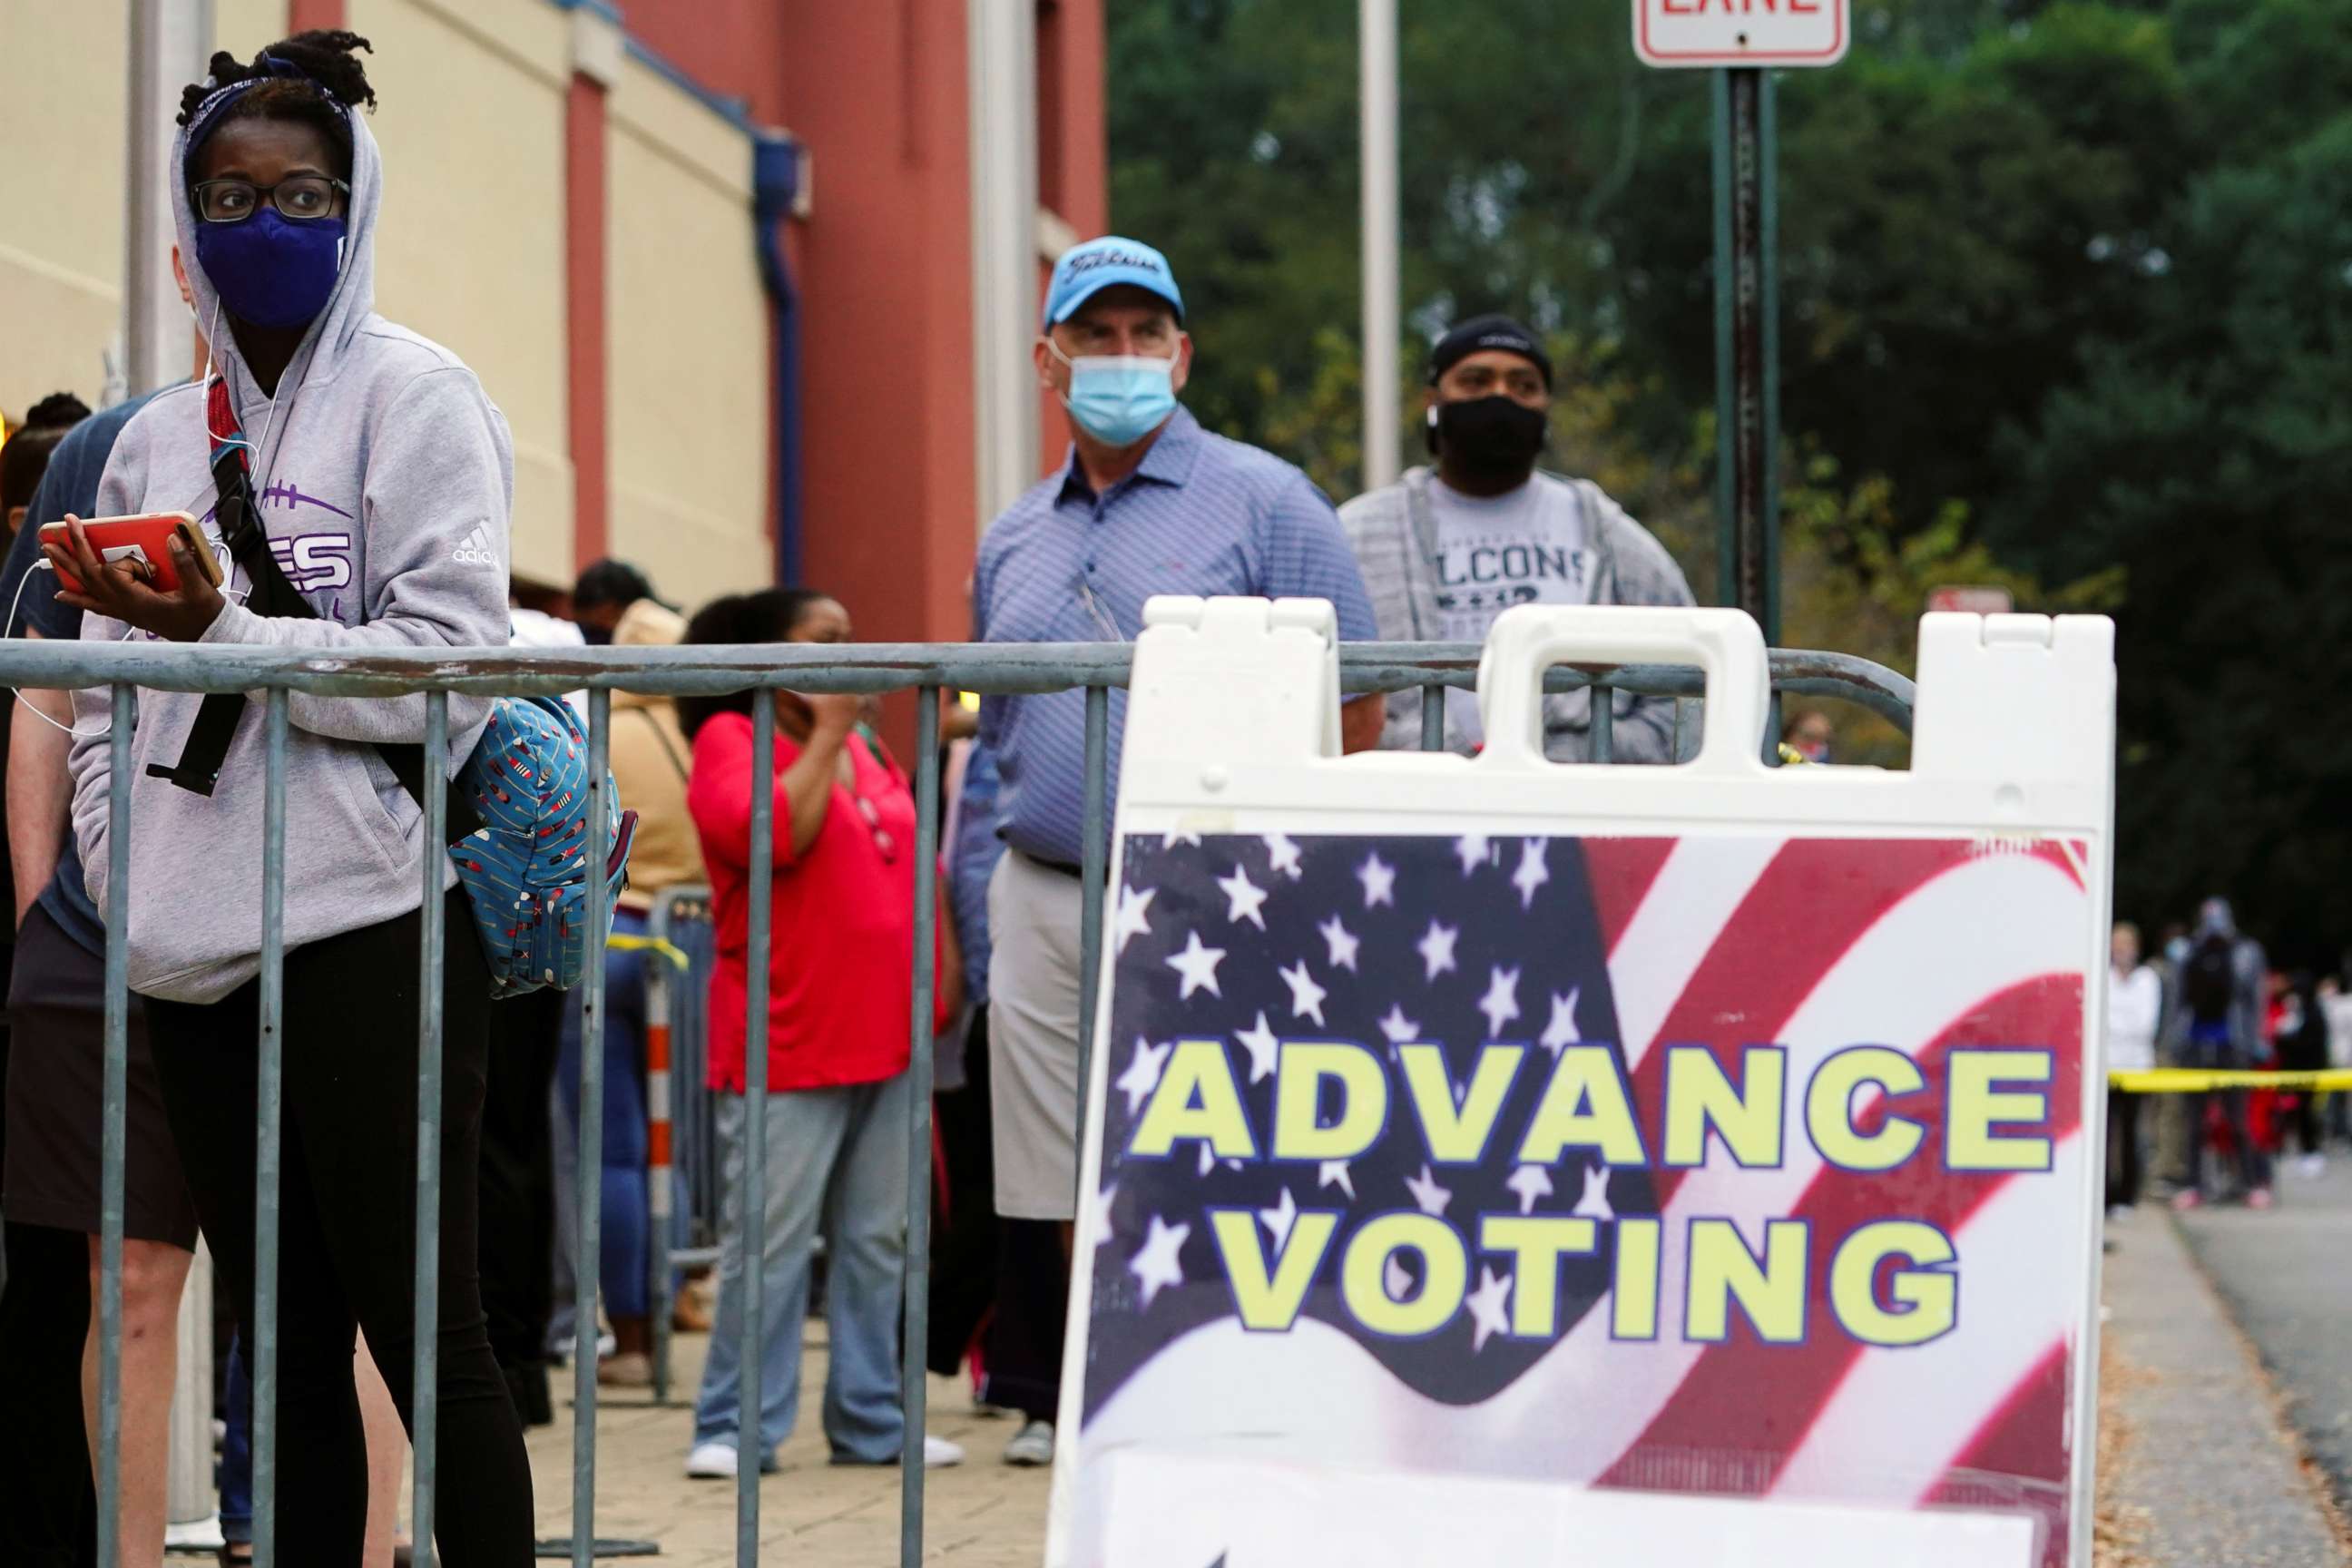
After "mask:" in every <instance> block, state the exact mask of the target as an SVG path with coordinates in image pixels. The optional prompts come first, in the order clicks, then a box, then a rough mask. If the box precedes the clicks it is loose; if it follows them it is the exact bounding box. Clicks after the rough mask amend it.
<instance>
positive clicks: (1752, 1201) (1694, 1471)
mask: <svg viewBox="0 0 2352 1568" xmlns="http://www.w3.org/2000/svg"><path fill="white" fill-rule="evenodd" d="M2083 865H2084V847H2082V846H2081V845H2079V844H2076V843H2072V842H2065V841H2058V840H2051V839H2021V840H1997V839H1968V838H1895V837H1885V838H1871V839H1854V838H1778V837H1770V836H1767V835H1760V834H1752V833H1747V832H1725V833H1719V834H1708V835H1691V836H1686V837H1672V838H1669V837H1654V838H1633V837H1478V836H1469V837H1424V836H1401V835H1394V836H1358V835H1329V836H1308V835H1300V836H1296V837H1289V836H1285V835H1281V834H1275V835H1268V836H1246V837H1245V836H1239V835H1209V836H1200V835H1187V834H1171V835H1166V836H1161V835H1158V834H1153V835H1148V836H1142V835H1139V836H1130V837H1128V838H1127V840H1126V842H1125V844H1124V847H1123V850H1122V854H1121V857H1120V867H1121V870H1120V875H1119V882H1118V885H1117V886H1115V887H1114V888H1112V889H1110V900H1109V908H1108V914H1107V922H1108V923H1107V929H1106V941H1107V942H1108V943H1109V944H1110V946H1111V947H1112V949H1113V952H1114V960H1113V962H1114V965H1115V968H1114V977H1113V981H1112V994H1111V998H1110V1005H1109V1015H1108V1029H1107V1032H1106V1033H1105V1034H1104V1036H1103V1037H1102V1038H1101V1040H1100V1043H1099V1045H1098V1047H1097V1050H1098V1054H1099V1055H1100V1056H1101V1058H1103V1059H1102V1061H1101V1063H1100V1067H1099V1078H1100V1080H1101V1081H1103V1082H1104V1083H1105V1084H1106V1086H1107V1088H1106V1092H1105V1093H1104V1095H1103V1097H1102V1099H1101V1100H1099V1101H1097V1107H1098V1115H1099V1117H1100V1150H1101V1153H1100V1163H1099V1166H1098V1167H1097V1170H1096V1171H1095V1172H1094V1173H1093V1179H1092V1181H1091V1183H1090V1189H1091V1200H1090V1202H1086V1203H1085V1204H1084V1206H1085V1207H1086V1208H1087V1210H1088V1211H1089V1212H1087V1213H1082V1215H1081V1221H1080V1232H1079V1245H1080V1247H1081V1248H1082V1249H1087V1252H1086V1256H1085V1257H1084V1258H1082V1260H1081V1264H1080V1273H1081V1276H1082V1278H1083V1277H1085V1276H1086V1275H1087V1273H1088V1272H1089V1269H1090V1273H1091V1280H1092V1290H1091V1300H1085V1301H1083V1302H1082V1306H1083V1308H1084V1310H1086V1311H1087V1328H1086V1343H1085V1351H1084V1370H1083V1386H1082V1393H1081V1394H1080V1403H1081V1405H1082V1411H1083V1424H1082V1426H1081V1427H1080V1436H1079V1441H1080V1444H1081V1447H1082V1448H1083V1450H1084V1451H1086V1452H1087V1453H1097V1452H1101V1451H1104V1450H1106V1449H1108V1448H1115V1447H1121V1446H1127V1445H1137V1446H1141V1445H1150V1444H1155V1443H1156V1444H1171V1445H1187V1444H1194V1445H1210V1446H1215V1447H1223V1448H1226V1449H1238V1450H1240V1451H1244V1452H1247V1451H1251V1446H1252V1445H1260V1446H1262V1447H1261V1449H1260V1451H1263V1452H1265V1453H1266V1454H1268V1455H1269V1456H1274V1455H1279V1456H1282V1457H1287V1458H1315V1459H1328V1460H1330V1461H1333V1462H1345V1463H1350V1464H1360V1465H1373V1466H1387V1467H1396V1468H1409V1469H1414V1470H1427V1471H1458V1472H1475V1473H1479V1474H1486V1475H1496V1476H1507V1477H1521V1478H1541V1479H1549V1480H1559V1481H1568V1482H1573V1483H1578V1484H1589V1485H1597V1486H1601V1487H1615V1488H1630V1489H1643V1490H1654V1491H1675V1492H1695V1493H1707V1494H1716V1495H1729V1496H1737V1497H1756V1498H1775V1499H1791V1500H1837V1501H1843V1502H1864V1503H1874V1504H1878V1505H1883V1506H1892V1507H1897V1508H1905V1509H1910V1508H1930V1507H1939V1506H1961V1507H1970V1508H1980V1509H1990V1510H2003V1511H2011V1512H2026V1513H2031V1514H2033V1515H2035V1516H2036V1517H2038V1518H2039V1519H2040V1520H2041V1521H2043V1524H2044V1527H2045V1528H2044V1531H2043V1533H2042V1541H2043V1542H2044V1545H2043V1549H2042V1563H2045V1564H2046V1565H2048V1568H2063V1564H2064V1563H2065V1562H2066V1554H2067V1550H2068V1547H2067V1540H2068V1531H2067V1517H2066V1514H2067V1506H2068V1505H2067V1497H2068V1487H2069V1477H2070V1471H2071V1468H2072V1467H2073V1464H2074V1445H2075V1444H2076V1443H2077V1442H2078V1441H2080V1440H2084V1439H2083V1438H2082V1437H2081V1436H2080V1435H2078V1434H2076V1433H2074V1432H2073V1431H2072V1430H2071V1429H2070V1427H2071V1422H2072V1417H2071V1411H2072V1409H2073V1401H2074V1389H2073V1379H2074V1376H2075V1375H2076V1370H2077V1369H2076V1364H2075V1360H2076V1353H2077V1347H2078V1343H2079V1341H2080V1339H2081V1333H2082V1325H2081V1317H2080V1314H2081V1311H2082V1300H2083V1292H2084V1279H2085V1278H2086V1276H2085V1274H2084V1269H2085V1268H2086V1264H2085V1262H2084V1258H2085V1257H2086V1251H2085V1249H2086V1248H2087V1247H2089V1246H2090V1245H2091V1234H2092V1233H2091V1231H2090V1229H2089V1220H2090V1214H2089V1208H2090V1205H2089V1203H2088V1201H2087V1198H2086V1196H2085V1194H2086V1192H2087V1190H2088V1189H2087V1188H2086V1187H2085V1185H2084V1181H2085V1174H2086V1173H2085V1171H2084V1164H2083V1162H2084V1160H2085V1159H2086V1158H2088V1154H2087V1152H2086V1151H2085V1148H2084V1142H2085V1141H2084V1137H2083V1131H2084V1126H2083V1106H2082V1082H2083V1078H2082V1074H2083V1067H2084V1063H2083V1052H2082V1047H2083V1024H2084V970H2083V965H2084V962H2085V955H2086V953H2087V952H2089V951H2090V948H2089V943H2088V941H2087V938H2088V930H2089V922H2090V921H2091V920H2092V918H2093V916H2094V913H2095V900H2094V899H2093V897H2092V895H2091V893H2090V892H2089V891H2088V890H2087V889H2086V887H2085V881H2084V870H2083ZM1692 1053H1696V1055H1693V1054H1692ZM1857 1053H1859V1054H1857ZM1702 1058H1703V1059H1702ZM1865 1060H1866V1061H1868V1062H1870V1063H1874V1064H1875V1066H1874V1067H1873V1068H1872V1069H1871V1071H1872V1072H1874V1073H1875V1075H1876V1076H1875V1077H1871V1076H1867V1075H1864V1076H1855V1075H1854V1074H1851V1073H1846V1072H1845V1071H1844V1070H1843V1068H1842V1066H1841V1064H1842V1063H1848V1064H1850V1063H1853V1062H1860V1061H1865ZM1569 1063H1577V1064H1581V1066H1580V1067H1579V1068H1578V1072H1579V1075H1580V1078H1579V1082H1580V1087H1578V1088H1576V1089H1574V1090H1573V1091H1572V1092H1571V1091H1570V1090H1569V1089H1564V1088H1563V1087H1562V1085H1563V1083H1564V1081H1565V1080H1566V1079H1568V1078H1569V1077H1570V1074H1569V1073H1568V1071H1567V1070H1566V1064H1569ZM1596 1063H1597V1064H1599V1066H1598V1067H1597V1068H1596V1066H1595V1064H1596ZM1310 1068H1319V1069H1320V1070H1319V1072H1318V1071H1312V1070H1310ZM1768 1077H1769V1081H1771V1082H1773V1083H1776V1084H1777V1085H1778V1089H1777V1094H1776V1096H1774V1097H1768V1096H1765V1095H1764V1094H1763V1093H1762V1092H1761V1091H1760V1090H1759V1084H1760V1083H1763V1082H1765V1081H1767V1078H1768ZM1294 1079H1296V1080H1297V1081H1295V1082H1294V1081H1292V1080H1294ZM1709 1083H1712V1084H1714V1085H1716V1086H1717V1088H1718V1089H1720V1088H1721V1087H1722V1086H1725V1085H1728V1086H1730V1088H1731V1093H1732V1095H1733V1096H1734V1097H1736V1096H1737V1095H1738V1094H1739V1093H1742V1092H1749V1091H1754V1092H1753V1098H1752V1100H1751V1101H1750V1102H1749V1103H1750V1105H1751V1109H1752V1106H1753V1105H1757V1104H1764V1103H1766V1102H1767V1101H1768V1100H1771V1101H1772V1102H1773V1103H1777V1105H1778V1106H1779V1109H1778V1110H1769V1111H1766V1112H1761V1113H1759V1114H1762V1115H1765V1116H1767V1117H1770V1118H1777V1120H1778V1123H1779V1125H1778V1127H1777V1129H1775V1128H1772V1127H1769V1126H1766V1125H1764V1124H1763V1123H1762V1122H1759V1121H1754V1120H1751V1121H1748V1124H1747V1127H1746V1135H1745V1140H1744V1142H1743V1141H1742V1140H1740V1139H1735V1138H1733V1137H1730V1136H1727V1135H1726V1134H1724V1133H1722V1132H1721V1131H1713V1132H1710V1131H1706V1127H1708V1126H1710V1125H1712V1124H1711V1123H1706V1122H1697V1123H1694V1122H1693V1121H1692V1120H1691V1113H1690V1112H1689V1111H1688V1110H1687V1108H1683V1109H1679V1110H1675V1109H1672V1108H1670V1105H1669V1100H1670V1096H1669V1093H1668V1089H1669V1087H1670V1084H1671V1086H1672V1087H1673V1088H1674V1089H1675V1095H1674V1097H1673V1098H1675V1099H1681V1098H1684V1097H1685V1093H1686V1090H1687V1097H1688V1098H1690V1099H1691V1100H1693V1102H1694V1103H1696V1102H1697V1101H1698V1100H1700V1099H1702V1098H1704V1097H1703V1096H1702V1095H1701V1094H1700V1092H1699V1091H1700V1088H1701V1086H1704V1085H1706V1084H1709ZM1621 1092H1622V1097H1623V1103H1624V1104H1625V1105H1626V1106H1627V1107H1629V1108H1630V1119H1631V1122H1632V1124H1633V1131H1634V1132H1636V1133H1637V1134H1638V1138H1637V1140H1636V1141H1635V1142H1638V1147H1637V1148H1636V1147H1634V1142H1629V1140H1628V1138H1627V1137H1626V1136H1624V1130H1623V1129H1622V1128H1621V1129H1619V1130H1618V1131H1616V1132H1612V1131H1610V1128H1611V1121H1610V1117H1609V1116H1608V1114H1607V1110H1608V1106H1609V1104H1610V1103H1611V1102H1612V1100H1613V1097H1615V1096H1616V1095H1618V1094H1619V1093H1621ZM1351 1097H1352V1100H1354V1101H1356V1102H1360V1103H1356V1104H1355V1105H1354V1108H1353V1109H1352V1110H1351ZM1382 1101H1384V1108H1383V1109H1382V1111H1381V1120H1380V1121H1379V1122H1378V1124H1377V1126H1373V1125H1372V1124H1371V1123H1370V1122H1369V1121H1363V1106H1364V1105H1365V1104H1373V1103H1379V1102H1382ZM1963 1101H1965V1103H1962V1102H1963ZM1708 1104H1709V1107H1710V1108H1711V1109H1712V1110H1717V1111H1720V1112H1721V1113H1722V1115H1723V1116H1724V1117H1726V1118H1728V1119H1730V1120H1732V1121H1738V1117H1739V1116H1740V1114H1741V1110H1740V1105H1739V1104H1738V1103H1736V1102H1735V1099H1733V1098H1726V1097H1725V1096H1724V1095H1723V1094H1717V1096H1716V1097H1715V1098H1713V1099H1712V1100H1708ZM1670 1111H1671V1113H1670ZM1351 1117H1352V1118H1355V1119H1357V1120H1358V1121H1363V1126H1364V1129H1365V1132H1364V1137H1363V1139H1362V1140H1360V1142H1361V1146H1360V1148H1355V1149H1354V1151H1353V1152H1349V1153H1347V1154H1345V1155H1344V1156H1340V1157H1332V1158H1286V1157H1285V1148H1286V1146H1287V1147H1289V1148H1293V1149H1303V1148H1307V1147H1309V1146H1314V1147H1318V1148H1320V1147H1327V1146H1330V1144H1331V1143H1332V1142H1335V1141H1342V1142H1344V1141H1345V1140H1346V1139H1347V1136H1348V1127H1349V1122H1350V1119H1351ZM1675 1122H1680V1123H1681V1124H1682V1125H1681V1128H1680V1131H1679V1132H1678V1131H1677V1130H1676V1127H1675V1125H1670V1123H1675ZM1694 1124H1696V1125H1699V1126H1700V1127H1701V1131H1700V1133H1699V1134H1698V1142H1696V1143H1694V1142H1692V1141H1691V1136H1690V1127H1691V1125H1694ZM1212 1128H1214V1129H1218V1130H1219V1131H1213V1132H1210V1131H1203V1130H1204V1129H1212ZM1822 1129H1843V1131H1838V1132H1837V1134H1836V1136H1835V1137H1834V1138H1832V1137H1830V1136H1829V1135H1828V1134H1827V1133H1822V1135H1821V1136H1816V1133H1817V1132H1820V1131H1822ZM1915 1134H1916V1135H1915ZM1286 1139H1288V1140H1289V1141H1290V1142H1289V1143H1288V1144H1287V1145H1286V1143H1285V1140H1286ZM1318 1140H1320V1141H1321V1142H1318ZM1678 1142H1679V1146H1680V1156H1681V1157H1680V1158H1674V1157H1670V1156H1672V1155H1673V1154H1674V1153H1675V1149H1676V1146H1677V1143H1678ZM1735 1143H1738V1144H1740V1146H1739V1147H1737V1148H1735V1147H1734V1144H1735ZM1825 1145H1826V1150H1827V1152H1824V1146H1825ZM1865 1149H1873V1150H1879V1151H1885V1150H1890V1149H1910V1150H1913V1151H1914V1152H1911V1153H1910V1154H1909V1156H1908V1157H1906V1158H1903V1159H1901V1160H1899V1161H1897V1160H1894V1159H1892V1158H1891V1157H1889V1158H1885V1159H1875V1160H1874V1159H1865V1158H1863V1157H1862V1151H1864V1150H1865ZM1759 1150H1768V1151H1769V1152H1765V1153H1761V1154H1759V1152H1758V1151H1759ZM1629 1151H1630V1152H1629ZM1743 1161H1744V1162H1745V1163H1743ZM1561 1218H1577V1219H1583V1220H1589V1221H1591V1231H1590V1233H1589V1235H1590V1237H1591V1244H1590V1246H1589V1247H1566V1248H1555V1249H1554V1250H1553V1251H1551V1252H1544V1251H1541V1250H1539V1249H1537V1248H1535V1247H1534V1246H1533V1244H1532V1243H1529V1242H1527V1241H1526V1240H1525V1237H1527V1236H1528V1234H1529V1227H1528V1225H1527V1224H1526V1223H1525V1222H1528V1221H1534V1220H1557V1219H1561ZM1425 1220H1434V1221H1437V1222H1442V1225H1443V1226H1444V1228H1445V1229H1446V1230H1450V1231H1451V1232H1452V1233H1454V1236H1456V1237H1458V1238H1459V1240H1458V1244H1456V1243H1454V1242H1446V1241H1445V1240H1444V1237H1442V1236H1440V1235H1439V1233H1438V1230H1437V1228H1436V1227H1434V1226H1431V1225H1429V1224H1427V1223H1425ZM1515 1225H1516V1228H1515ZM1889 1226H1892V1227H1893V1228H1892V1229H1888V1228H1886V1227H1889ZM1571 1233H1572V1234H1578V1235H1582V1234H1586V1233H1583V1232H1581V1231H1578V1230H1576V1229H1575V1227H1554V1228H1553V1229H1552V1230H1551V1231H1549V1232H1548V1233H1547V1234H1549V1235H1551V1236H1553V1237H1559V1236H1562V1235H1569V1234H1571ZM1881 1235H1886V1236H1892V1237H1895V1238H1896V1239H1898V1240H1901V1241H1902V1243H1903V1245H1902V1246H1901V1247H1889V1248H1887V1249H1885V1250H1884V1251H1876V1252H1874V1251H1870V1250H1867V1249H1864V1248H1863V1247H1861V1246H1860V1243H1861V1241H1862V1239H1863V1238H1864V1237H1866V1236H1867V1237H1872V1238H1875V1237H1879V1236H1881ZM1433 1237H1435V1238H1436V1242H1435V1244H1433V1243H1432V1239H1431V1238H1433ZM1726 1237H1737V1239H1738V1256H1734V1255H1732V1253H1731V1251H1730V1249H1729V1247H1728V1246H1727V1244H1726V1241H1725V1238H1726ZM1400 1238H1402V1244H1401V1245H1400V1244H1397V1243H1398V1242H1399V1240H1400ZM1515 1238H1516V1239H1515ZM1701 1238H1705V1239H1704V1240H1702V1239H1701ZM1384 1243H1385V1245H1383V1244H1384ZM1850 1243H1852V1244H1854V1245H1849V1244H1850ZM1743 1258H1745V1259H1746V1260H1747V1261H1746V1262H1744V1263H1743V1261H1742V1259H1743ZM1310 1271H1311V1272H1310ZM1733 1277H1736V1278H1737V1279H1738V1282H1739V1283H1738V1286H1737V1287H1731V1286H1727V1283H1726V1281H1727V1279H1729V1278H1733ZM1628 1281H1633V1282H1637V1284H1629V1283H1627V1282H1628ZM1767 1302H1769V1303H1770V1304H1771V1305H1770V1307H1769V1310H1768V1308H1767V1306H1766V1305H1765V1303H1767ZM1939 1313H1940V1315H1938V1314H1939ZM1081 1484H1082V1485H1083V1484H1084V1483H1083V1482H1082V1483H1081Z"/></svg>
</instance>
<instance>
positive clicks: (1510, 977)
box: [1478, 964, 1519, 1040]
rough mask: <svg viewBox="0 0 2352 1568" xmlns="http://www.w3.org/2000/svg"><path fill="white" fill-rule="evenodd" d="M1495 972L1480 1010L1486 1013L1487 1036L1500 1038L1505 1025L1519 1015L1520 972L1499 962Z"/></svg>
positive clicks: (1494, 1038) (1479, 1007)
mask: <svg viewBox="0 0 2352 1568" xmlns="http://www.w3.org/2000/svg"><path fill="white" fill-rule="evenodd" d="M1493 973H1494V978H1493V979H1492V980H1490V981H1488V982H1487V984H1486V996H1485V997H1484V998H1483V999H1482V1000H1481V1001H1480V1002H1479V1004H1478V1011H1480V1012H1481V1013H1484V1014H1486V1037H1487V1038H1488V1039H1490V1040H1498V1039H1501V1038H1502V1037H1503V1026H1504V1025H1506V1024H1507V1023H1509V1022H1510V1021H1511V1020H1512V1019H1514V1018H1516V1017H1517V1016H1519V972H1518V971H1517V970H1516V969H1505V968H1503V967H1502V966H1501V965H1500V964H1497V965H1496V966H1495V969H1494V971H1493Z"/></svg>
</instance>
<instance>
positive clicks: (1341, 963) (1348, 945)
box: [1315, 915, 1363, 971]
mask: <svg viewBox="0 0 2352 1568" xmlns="http://www.w3.org/2000/svg"><path fill="white" fill-rule="evenodd" d="M1315 929H1316V930H1317V931H1321V932H1322V933H1323V941H1324V942H1326V943H1327V944H1328V946H1329V947H1330V949H1331V967H1332V968H1334V969H1345V970H1349V971H1352V970H1354V968H1355V967H1356V949H1357V948H1359V947H1360V946H1361V945H1363V943H1362V939H1360V938H1359V937H1358V936H1356V935H1355V933H1354V932H1352V931H1349V929H1348V928H1347V927H1346V926H1344V925H1342V924H1341V923H1340V922H1339V916H1338V915H1333V916H1332V917H1331V918H1330V919H1329V920H1328V921H1324V922H1323V923H1322V924H1321V925H1319V926H1317V927H1316V928H1315Z"/></svg>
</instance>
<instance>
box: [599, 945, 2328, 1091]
mask: <svg viewBox="0 0 2352 1568" xmlns="http://www.w3.org/2000/svg"><path fill="white" fill-rule="evenodd" d="M604 945H605V947H606V948H608V949H609V950H611V951H612V952H656V953H659V954H660V955H661V956H662V957H664V958H667V959H668V960H669V961H670V963H672V964H674V965H676V966H677V968H679V969H682V970H683V969H691V968H693V967H694V960H692V959H691V958H688V956H687V955H686V950H685V949H684V948H682V947H679V946H677V944H676V943H675V942H664V941H663V940H662V939H661V938H660V937H657V936H628V935H625V934H624V933H622V932H620V931H614V933H613V934H612V935H610V936H608V937H606V938H605V939H604ZM2347 1076H2352V1075H2347Z"/></svg>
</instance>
